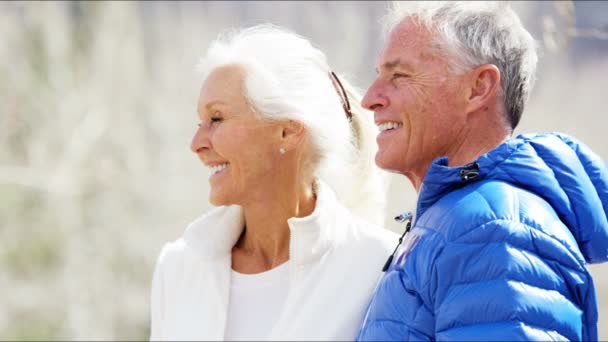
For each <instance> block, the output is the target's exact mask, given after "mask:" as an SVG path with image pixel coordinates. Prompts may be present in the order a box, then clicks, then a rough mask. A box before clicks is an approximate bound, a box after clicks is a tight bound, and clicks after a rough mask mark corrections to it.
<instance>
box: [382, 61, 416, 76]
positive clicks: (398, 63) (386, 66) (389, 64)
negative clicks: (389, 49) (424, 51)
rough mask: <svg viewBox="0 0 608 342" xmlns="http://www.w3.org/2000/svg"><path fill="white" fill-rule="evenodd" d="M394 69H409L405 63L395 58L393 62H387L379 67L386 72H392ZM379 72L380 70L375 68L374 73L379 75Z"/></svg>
mask: <svg viewBox="0 0 608 342" xmlns="http://www.w3.org/2000/svg"><path fill="white" fill-rule="evenodd" d="M396 67H404V68H406V69H411V67H410V65H409V64H407V63H405V62H404V61H402V60H401V59H399V58H397V59H395V60H393V61H388V62H386V63H384V64H382V65H381V66H380V68H381V69H384V70H387V71H390V70H393V69H395V68H396ZM379 72H380V70H378V68H376V73H379Z"/></svg>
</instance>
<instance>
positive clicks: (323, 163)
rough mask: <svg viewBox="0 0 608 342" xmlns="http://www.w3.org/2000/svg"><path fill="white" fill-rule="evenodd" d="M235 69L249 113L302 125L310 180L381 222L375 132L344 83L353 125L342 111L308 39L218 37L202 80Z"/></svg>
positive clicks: (288, 35)
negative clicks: (310, 159)
mask: <svg viewBox="0 0 608 342" xmlns="http://www.w3.org/2000/svg"><path fill="white" fill-rule="evenodd" d="M226 65H239V66H241V67H242V68H243V69H244V70H245V81H244V92H245V94H243V95H244V96H245V97H246V98H247V100H248V101H249V103H250V105H251V107H252V109H253V110H254V111H255V112H256V113H257V114H258V115H260V116H261V117H263V118H266V119H271V120H272V119H279V120H284V119H290V120H295V121H298V122H301V123H302V124H304V126H305V127H306V128H307V131H308V133H309V134H310V137H311V142H312V145H313V146H312V147H313V151H314V152H315V153H316V156H315V157H316V158H314V160H316V161H317V165H315V168H314V170H315V176H316V177H318V178H319V179H322V180H323V181H324V182H325V183H327V184H328V185H329V186H330V187H331V188H332V189H333V190H334V191H335V192H336V194H337V196H338V199H339V200H340V202H341V203H343V204H344V205H345V206H346V207H349V208H350V209H351V210H352V211H353V212H354V213H355V214H356V215H358V216H360V217H362V218H364V219H366V220H368V221H370V222H373V223H376V224H382V223H383V211H384V205H385V200H386V199H385V197H386V194H385V189H386V187H385V177H384V176H383V175H382V171H380V170H379V169H378V168H377V167H376V166H375V163H374V156H375V153H376V150H377V145H376V141H375V137H376V134H377V128H376V126H375V125H374V123H373V118H372V117H373V116H372V115H371V113H369V112H367V111H365V110H364V109H363V108H362V107H361V105H360V102H361V97H360V95H359V94H358V92H357V91H356V90H355V89H354V88H353V87H352V86H351V85H350V84H349V83H348V82H347V81H346V80H345V79H344V77H340V81H341V83H342V85H343V86H344V89H345V91H346V92H347V94H348V100H349V102H350V106H351V112H352V114H353V115H352V122H349V119H348V118H347V115H346V113H345V111H344V109H343V107H342V101H341V95H339V94H338V92H337V91H336V89H335V88H334V85H333V83H332V79H331V78H330V72H331V69H330V67H329V66H328V63H327V59H326V57H325V55H324V54H323V53H322V52H321V51H320V50H319V49H317V48H315V47H313V46H312V45H311V43H310V42H309V41H308V40H306V39H305V38H303V37H301V36H299V35H297V34H295V33H292V32H289V31H287V30H285V29H282V28H279V27H277V26H274V25H271V24H262V25H257V26H253V27H250V28H246V29H242V30H231V31H227V32H225V33H224V34H222V35H220V37H219V38H218V39H216V40H215V41H214V42H213V43H212V44H211V45H210V47H209V49H208V51H207V53H206V56H205V57H204V58H202V59H201V63H200V64H199V70H200V71H201V72H202V73H203V79H206V78H207V77H208V75H209V73H211V72H212V71H213V70H214V69H216V68H218V67H222V66H226Z"/></svg>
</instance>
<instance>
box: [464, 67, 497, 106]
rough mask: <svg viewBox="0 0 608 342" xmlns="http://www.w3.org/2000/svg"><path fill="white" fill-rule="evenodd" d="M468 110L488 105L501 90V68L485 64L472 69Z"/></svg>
mask: <svg viewBox="0 0 608 342" xmlns="http://www.w3.org/2000/svg"><path fill="white" fill-rule="evenodd" d="M470 81H471V82H470V88H469V97H468V99H467V112H468V113H471V112H475V111H478V110H480V109H483V107H484V106H485V107H487V106H488V105H489V104H490V102H489V101H493V100H494V99H495V98H496V96H497V95H498V92H499V90H500V70H498V67H496V65H494V64H484V65H481V66H478V67H477V68H475V69H473V70H472V71H471V78H470Z"/></svg>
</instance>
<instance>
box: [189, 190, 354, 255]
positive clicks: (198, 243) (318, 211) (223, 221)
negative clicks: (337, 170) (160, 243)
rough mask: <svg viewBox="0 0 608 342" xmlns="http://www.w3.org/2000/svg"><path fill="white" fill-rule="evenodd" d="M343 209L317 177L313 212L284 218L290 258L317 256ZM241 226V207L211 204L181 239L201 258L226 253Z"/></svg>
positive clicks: (332, 237) (338, 228) (334, 237)
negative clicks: (288, 235)
mask: <svg viewBox="0 0 608 342" xmlns="http://www.w3.org/2000/svg"><path fill="white" fill-rule="evenodd" d="M340 210H343V208H342V206H341V205H340V204H339V203H338V202H337V199H336V195H335V193H334V192H333V190H332V189H331V188H330V187H329V186H328V185H326V184H325V183H324V182H322V181H320V180H319V181H317V201H316V205H315V209H314V210H313V212H312V213H311V214H310V215H308V216H306V217H292V218H290V219H288V220H287V224H288V225H289V230H290V233H291V236H290V241H289V253H290V256H289V258H290V260H291V261H292V262H293V263H294V264H295V265H298V266H300V265H304V264H307V263H310V262H313V261H315V260H317V259H319V258H320V257H321V256H322V255H323V254H325V252H326V251H328V250H329V249H330V248H331V247H332V245H334V244H335V243H336V242H337V241H339V239H340V238H341V237H344V232H345V230H344V228H343V227H344V226H345V225H344V224H343V223H342V224H340V222H336V221H337V216H338V212H339V211H340ZM243 227H244V217H243V212H242V208H241V207H240V206H237V205H231V206H220V207H215V208H213V209H212V210H210V211H209V212H208V213H206V214H204V215H202V216H201V217H199V218H198V219H196V220H195V221H194V222H192V223H191V224H190V225H189V226H188V227H187V228H186V231H185V232H184V236H183V238H184V241H185V242H186V244H187V245H189V246H190V247H192V248H193V249H194V250H195V251H197V252H198V253H199V255H200V256H202V257H203V258H205V259H213V258H221V257H226V256H227V255H230V253H231V251H232V247H233V246H234V245H235V244H236V242H237V240H238V238H239V236H240V235H241V233H242V231H243Z"/></svg>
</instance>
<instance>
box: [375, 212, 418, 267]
mask: <svg viewBox="0 0 608 342" xmlns="http://www.w3.org/2000/svg"><path fill="white" fill-rule="evenodd" d="M413 216H414V215H412V213H409V212H408V213H406V212H403V213H401V214H400V215H399V216H396V217H395V221H397V222H406V221H407V223H406V224H405V231H404V232H403V234H401V237H400V238H399V243H397V246H396V247H395V250H394V251H393V253H391V255H390V256H389V257H388V259H387V260H386V262H385V263H384V267H382V272H386V270H388V268H389V266H391V263H392V262H393V258H394V257H395V253H396V252H397V249H399V246H401V243H402V242H403V238H404V237H405V235H407V233H409V231H410V229H412V217H413Z"/></svg>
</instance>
